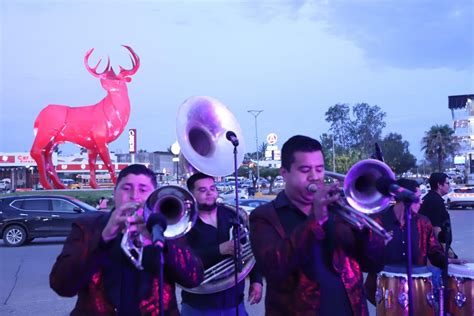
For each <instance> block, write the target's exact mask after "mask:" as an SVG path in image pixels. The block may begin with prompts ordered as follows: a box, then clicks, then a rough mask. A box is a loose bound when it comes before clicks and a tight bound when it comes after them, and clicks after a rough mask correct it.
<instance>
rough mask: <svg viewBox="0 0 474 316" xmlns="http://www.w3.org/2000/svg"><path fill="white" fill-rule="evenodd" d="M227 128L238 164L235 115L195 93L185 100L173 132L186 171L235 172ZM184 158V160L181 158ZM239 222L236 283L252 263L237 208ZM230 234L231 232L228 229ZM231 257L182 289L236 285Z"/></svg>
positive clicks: (210, 290) (242, 213)
mask: <svg viewBox="0 0 474 316" xmlns="http://www.w3.org/2000/svg"><path fill="white" fill-rule="evenodd" d="M227 131H233V132H234V133H235V134H236V136H237V138H238V139H239V143H240V144H239V146H238V151H237V163H238V164H241V163H242V161H243V158H244V153H245V143H244V138H243V136H242V130H241V128H240V125H239V124H238V123H237V120H236V119H235V117H234V115H233V114H232V113H231V112H230V111H229V109H228V108H227V107H226V106H225V105H224V104H222V103H221V102H219V101H218V100H216V99H214V98H211V97H206V96H195V97H191V98H189V99H187V100H186V101H185V102H184V103H183V104H182V105H181V107H180V108H179V110H178V115H177V119H176V134H177V138H178V143H179V146H180V147H181V157H180V163H182V167H184V169H185V171H187V172H188V173H194V172H196V171H200V172H202V173H205V174H208V175H211V176H214V177H219V176H227V175H229V174H232V173H233V172H234V157H233V151H234V147H233V145H232V144H231V143H230V142H229V141H228V140H227V139H226V133H227ZM183 158H184V159H183ZM229 207H230V208H232V209H233V210H234V211H236V212H237V214H238V215H239V218H240V222H241V224H242V226H243V227H242V234H241V235H242V240H241V248H242V255H241V259H242V267H243V268H242V271H241V272H240V273H239V274H238V282H240V281H242V280H243V279H245V277H246V276H247V275H248V274H249V273H250V271H251V270H252V267H253V266H254V264H255V257H254V256H253V254H252V250H251V247H250V238H249V236H248V233H249V229H248V218H247V216H246V215H247V214H246V213H245V211H242V210H237V209H236V208H235V207H232V206H229ZM229 234H231V236H232V235H233V234H232V233H231V232H229ZM234 271H235V266H234V260H233V258H230V257H228V258H226V259H224V260H222V261H221V262H219V263H217V264H216V265H214V266H212V267H210V268H208V269H206V270H205V271H204V280H203V282H202V283H201V284H200V285H199V286H197V287H195V288H183V289H185V290H186V291H188V292H191V293H196V294H209V293H215V292H221V291H224V290H226V289H229V288H231V287H233V286H234V285H235V280H234Z"/></svg>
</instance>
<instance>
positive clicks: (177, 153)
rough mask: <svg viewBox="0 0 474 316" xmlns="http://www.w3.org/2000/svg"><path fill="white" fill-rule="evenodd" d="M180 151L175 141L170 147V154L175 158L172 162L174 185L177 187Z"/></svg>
mask: <svg viewBox="0 0 474 316" xmlns="http://www.w3.org/2000/svg"><path fill="white" fill-rule="evenodd" d="M180 151H181V148H180V147H179V144H178V141H175V142H174V144H173V145H171V152H172V153H173V155H175V157H173V161H175V162H176V185H179V174H178V172H179V171H178V169H179V157H178V155H179V152H180Z"/></svg>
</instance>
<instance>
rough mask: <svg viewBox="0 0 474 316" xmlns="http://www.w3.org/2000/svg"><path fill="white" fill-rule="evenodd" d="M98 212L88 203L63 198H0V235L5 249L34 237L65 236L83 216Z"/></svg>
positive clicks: (60, 196)
mask: <svg viewBox="0 0 474 316" xmlns="http://www.w3.org/2000/svg"><path fill="white" fill-rule="evenodd" d="M90 212H97V210H96V209H95V208H94V207H92V206H90V205H89V204H87V203H84V202H82V201H79V200H78V199H75V198H72V197H69V196H62V195H21V196H8V197H2V198H0V234H1V236H2V237H3V241H4V242H5V244H6V245H7V246H12V247H18V246H21V245H23V244H24V243H25V242H31V241H32V240H33V239H34V238H36V237H64V236H67V235H68V234H69V232H70V231H71V224H72V222H73V221H74V220H75V219H76V218H77V217H78V216H81V215H82V214H85V213H90Z"/></svg>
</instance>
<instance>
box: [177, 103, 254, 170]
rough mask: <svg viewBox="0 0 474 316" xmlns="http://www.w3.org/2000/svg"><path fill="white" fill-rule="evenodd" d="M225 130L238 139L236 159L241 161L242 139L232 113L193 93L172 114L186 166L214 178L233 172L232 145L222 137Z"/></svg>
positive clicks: (243, 148)
mask: <svg viewBox="0 0 474 316" xmlns="http://www.w3.org/2000/svg"><path fill="white" fill-rule="evenodd" d="M227 131H233V132H234V133H235V134H236V135H237V138H238V139H239V141H240V145H239V151H238V152H237V161H239V162H242V161H243V159H244V153H245V144H244V138H243V136H242V130H241V128H240V125H239V124H238V123H237V120H236V119H235V117H234V115H233V114H232V112H230V111H229V109H228V108H227V107H226V106H225V105H224V104H222V103H221V102H219V101H218V100H216V99H214V98H211V97H206V96H195V97H191V98H189V99H187V100H186V101H184V103H183V104H182V105H181V107H180V108H179V110H178V114H177V117H176V135H177V138H178V143H179V146H180V147H181V153H182V156H184V158H186V160H187V162H188V168H189V165H191V166H192V168H194V169H196V170H199V171H201V172H204V173H206V174H208V175H211V176H214V177H220V176H227V175H229V174H231V173H233V171H234V165H233V163H232V161H233V155H232V153H233V146H232V144H231V143H230V142H229V141H228V140H227V139H226V137H225V134H226V133H227Z"/></svg>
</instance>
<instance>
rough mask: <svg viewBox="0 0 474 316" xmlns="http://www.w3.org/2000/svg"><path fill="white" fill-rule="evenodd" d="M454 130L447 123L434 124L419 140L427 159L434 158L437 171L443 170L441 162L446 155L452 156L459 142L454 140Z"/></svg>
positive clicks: (442, 162)
mask: <svg viewBox="0 0 474 316" xmlns="http://www.w3.org/2000/svg"><path fill="white" fill-rule="evenodd" d="M453 135H454V130H453V129H452V128H451V127H449V125H447V124H444V125H434V126H432V127H431V128H430V130H429V131H427V132H425V136H424V137H423V139H422V141H421V145H422V147H421V149H423V150H424V151H425V157H426V158H427V160H431V159H436V161H437V164H438V166H437V167H438V171H439V172H442V171H443V170H444V168H443V164H444V162H445V160H446V159H447V158H448V157H454V155H455V154H456V153H457V152H458V150H459V144H458V143H457V142H454V136H453Z"/></svg>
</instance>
